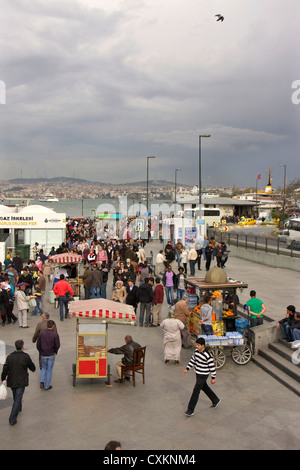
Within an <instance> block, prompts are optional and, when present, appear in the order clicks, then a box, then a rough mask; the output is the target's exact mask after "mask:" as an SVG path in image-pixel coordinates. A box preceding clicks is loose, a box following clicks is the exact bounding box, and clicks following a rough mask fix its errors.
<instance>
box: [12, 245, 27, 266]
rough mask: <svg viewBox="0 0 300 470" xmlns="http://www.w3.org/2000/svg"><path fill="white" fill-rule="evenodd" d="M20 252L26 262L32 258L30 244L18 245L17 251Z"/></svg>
mask: <svg viewBox="0 0 300 470" xmlns="http://www.w3.org/2000/svg"><path fill="white" fill-rule="evenodd" d="M18 252H19V253H20V257H21V258H22V260H23V261H24V263H25V262H26V261H28V260H29V259H30V245H16V246H15V253H18Z"/></svg>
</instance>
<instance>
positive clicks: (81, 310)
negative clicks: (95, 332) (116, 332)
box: [69, 299, 135, 324]
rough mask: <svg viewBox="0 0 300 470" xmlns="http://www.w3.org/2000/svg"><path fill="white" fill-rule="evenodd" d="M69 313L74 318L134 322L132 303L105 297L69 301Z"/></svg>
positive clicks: (109, 321)
mask: <svg viewBox="0 0 300 470" xmlns="http://www.w3.org/2000/svg"><path fill="white" fill-rule="evenodd" d="M69 314H70V315H72V317H76V318H96V319H102V320H105V321H107V322H108V323H114V322H115V323H127V324H128V323H131V322H132V323H134V322H135V311H134V308H133V307H132V305H127V304H121V303H120V302H114V301H113V300H107V299H90V300H75V301H71V302H70V303H69Z"/></svg>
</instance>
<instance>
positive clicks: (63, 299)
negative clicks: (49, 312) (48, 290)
mask: <svg viewBox="0 0 300 470" xmlns="http://www.w3.org/2000/svg"><path fill="white" fill-rule="evenodd" d="M53 292H54V294H55V295H56V297H58V302H59V313H60V320H61V321H63V319H64V307H65V318H68V315H69V306H68V304H69V301H70V297H73V295H74V292H73V289H72V287H71V286H70V284H69V283H68V281H66V280H65V275H64V274H61V275H60V276H59V281H58V282H57V283H56V284H55V286H54V287H53Z"/></svg>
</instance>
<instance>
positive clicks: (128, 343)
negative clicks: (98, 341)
mask: <svg viewBox="0 0 300 470" xmlns="http://www.w3.org/2000/svg"><path fill="white" fill-rule="evenodd" d="M140 347H141V345H140V344H139V343H135V342H134V341H133V339H132V337H131V336H129V335H127V336H125V344H124V346H121V347H119V348H111V349H108V351H107V352H109V353H111V354H124V357H123V358H122V361H119V362H117V363H116V368H117V374H118V379H117V380H115V382H118V383H121V382H122V381H121V371H122V365H124V366H132V365H133V352H134V350H135V349H137V348H140ZM125 379H126V380H130V377H129V376H127V377H126V376H125Z"/></svg>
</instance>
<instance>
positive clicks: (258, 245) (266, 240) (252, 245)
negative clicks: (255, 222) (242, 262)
mask: <svg viewBox="0 0 300 470" xmlns="http://www.w3.org/2000/svg"><path fill="white" fill-rule="evenodd" d="M207 234H208V238H210V237H211V236H213V237H214V238H215V240H216V241H217V242H225V243H226V245H227V246H236V247H237V248H238V247H241V248H245V249H246V250H248V249H249V250H254V251H262V252H264V253H273V254H277V255H284V256H291V257H294V258H300V251H299V250H293V248H287V243H284V242H282V241H280V239H279V238H275V237H274V238H272V237H263V236H259V235H251V234H244V233H236V232H234V233H230V232H220V231H218V230H216V229H213V228H209V229H208V231H207Z"/></svg>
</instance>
